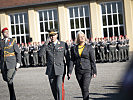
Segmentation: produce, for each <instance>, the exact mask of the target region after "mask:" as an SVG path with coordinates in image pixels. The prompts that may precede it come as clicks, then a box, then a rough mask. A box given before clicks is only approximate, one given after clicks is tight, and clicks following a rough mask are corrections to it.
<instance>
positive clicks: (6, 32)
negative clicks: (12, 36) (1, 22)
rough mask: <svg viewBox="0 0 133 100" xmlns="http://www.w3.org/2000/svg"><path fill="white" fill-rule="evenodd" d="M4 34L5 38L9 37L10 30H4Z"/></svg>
mask: <svg viewBox="0 0 133 100" xmlns="http://www.w3.org/2000/svg"><path fill="white" fill-rule="evenodd" d="M3 36H4V38H8V37H9V31H8V30H5V31H4V32H3Z"/></svg>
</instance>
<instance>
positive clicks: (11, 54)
mask: <svg viewBox="0 0 133 100" xmlns="http://www.w3.org/2000/svg"><path fill="white" fill-rule="evenodd" d="M9 56H15V53H9V54H5V55H4V57H9Z"/></svg>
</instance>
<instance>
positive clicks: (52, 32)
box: [48, 29, 58, 36]
mask: <svg viewBox="0 0 133 100" xmlns="http://www.w3.org/2000/svg"><path fill="white" fill-rule="evenodd" d="M48 32H49V36H54V35H56V34H58V32H57V31H56V29H50V30H48Z"/></svg>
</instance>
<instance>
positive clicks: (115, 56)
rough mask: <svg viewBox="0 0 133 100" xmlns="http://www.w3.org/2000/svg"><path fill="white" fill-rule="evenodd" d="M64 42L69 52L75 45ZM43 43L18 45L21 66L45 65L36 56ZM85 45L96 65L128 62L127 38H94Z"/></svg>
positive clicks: (41, 59) (71, 42) (42, 59)
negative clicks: (89, 49) (88, 46)
mask: <svg viewBox="0 0 133 100" xmlns="http://www.w3.org/2000/svg"><path fill="white" fill-rule="evenodd" d="M66 42H67V44H68V46H69V50H70V48H71V47H72V46H73V45H75V43H74V41H72V40H71V41H70V42H68V41H66ZM44 43H45V42H41V43H40V42H33V43H28V44H27V43H25V44H23V43H22V44H21V45H19V44H18V46H19V48H20V51H21V55H22V63H21V66H25V67H28V66H44V65H45V63H46V61H45V59H44V57H42V58H40V57H39V56H38V53H39V50H40V48H41V46H42V45H43V44H44ZM87 43H88V44H89V45H92V47H93V48H94V51H95V52H94V53H95V61H96V62H97V63H99V62H100V63H105V62H116V61H120V62H122V61H127V60H129V39H128V38H127V36H119V37H110V38H109V39H108V38H106V37H104V38H95V41H93V40H88V42H87Z"/></svg>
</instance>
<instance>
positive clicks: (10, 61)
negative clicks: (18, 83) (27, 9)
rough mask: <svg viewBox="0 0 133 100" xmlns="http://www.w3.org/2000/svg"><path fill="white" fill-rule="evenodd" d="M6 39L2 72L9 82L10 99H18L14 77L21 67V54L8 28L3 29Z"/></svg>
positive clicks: (3, 44)
mask: <svg viewBox="0 0 133 100" xmlns="http://www.w3.org/2000/svg"><path fill="white" fill-rule="evenodd" d="M2 34H3V36H4V39H3V40H2V41H1V44H0V48H1V51H2V52H1V54H0V55H1V64H0V66H1V72H2V76H3V80H4V81H6V82H7V84H8V89H9V93H10V100H16V96H15V91H14V85H13V79H14V76H15V73H16V71H17V69H18V68H19V67H20V63H21V54H20V50H19V48H18V46H17V44H16V42H15V39H12V38H9V31H8V28H4V29H2Z"/></svg>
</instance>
